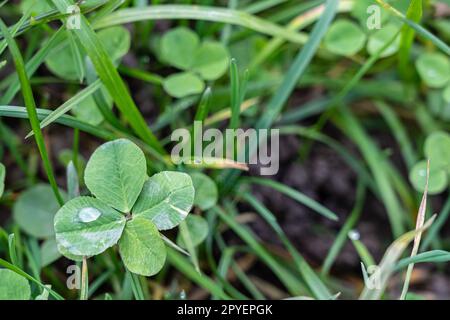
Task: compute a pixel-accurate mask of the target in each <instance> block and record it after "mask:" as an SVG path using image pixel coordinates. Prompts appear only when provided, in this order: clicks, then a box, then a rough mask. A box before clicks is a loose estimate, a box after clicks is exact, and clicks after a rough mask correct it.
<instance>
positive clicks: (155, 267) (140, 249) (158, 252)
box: [119, 217, 166, 276]
mask: <svg viewBox="0 0 450 320" xmlns="http://www.w3.org/2000/svg"><path fill="white" fill-rule="evenodd" d="M119 249H120V256H121V257H122V261H123V262H124V263H125V266H126V267H127V269H128V270H130V271H131V272H133V273H136V274H140V275H143V276H152V275H154V274H156V273H158V271H160V270H161V269H162V267H163V266H164V263H165V261H166V247H165V245H164V242H163V240H162V238H161V235H160V234H159V231H158V229H157V228H156V226H155V225H154V224H153V223H152V222H151V221H149V220H147V219H144V218H141V217H135V218H133V219H132V220H131V221H128V222H127V225H126V226H125V230H124V232H123V235H122V237H121V238H120V241H119Z"/></svg>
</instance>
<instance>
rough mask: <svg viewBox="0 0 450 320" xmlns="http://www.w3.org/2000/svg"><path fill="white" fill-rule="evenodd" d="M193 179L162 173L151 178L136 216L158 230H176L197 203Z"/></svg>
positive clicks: (178, 174) (137, 204)
mask: <svg viewBox="0 0 450 320" xmlns="http://www.w3.org/2000/svg"><path fill="white" fill-rule="evenodd" d="M194 194H195V191H194V186H193V184H192V179H191V177H190V176H189V175H188V174H186V173H182V172H174V171H163V172H160V173H157V174H155V175H153V176H152V177H150V178H149V179H148V180H147V181H146V182H145V184H144V187H143V189H142V192H141V194H140V195H139V198H138V200H137V201H136V204H135V206H134V207H133V215H134V216H140V217H143V218H147V219H149V220H151V221H153V223H154V224H156V226H157V228H158V229H159V230H167V229H172V228H174V227H176V226H177V225H178V224H179V223H180V222H181V221H183V220H184V219H185V218H186V217H187V215H188V213H189V211H190V210H191V208H192V205H193V203H194Z"/></svg>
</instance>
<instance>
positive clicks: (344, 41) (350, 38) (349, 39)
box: [324, 19, 366, 56]
mask: <svg viewBox="0 0 450 320" xmlns="http://www.w3.org/2000/svg"><path fill="white" fill-rule="evenodd" d="M365 42H366V35H365V33H364V32H363V30H361V28H360V27H359V26H358V25H357V24H356V23H354V22H352V21H350V20H347V19H340V20H337V21H336V22H334V23H333V24H332V25H331V26H330V29H329V30H328V33H327V35H326V36H325V39H324V44H325V47H326V48H327V49H328V50H329V51H331V52H332V53H335V54H339V55H343V56H352V55H354V54H356V53H357V52H358V51H360V50H361V49H362V48H363V47H364V43H365Z"/></svg>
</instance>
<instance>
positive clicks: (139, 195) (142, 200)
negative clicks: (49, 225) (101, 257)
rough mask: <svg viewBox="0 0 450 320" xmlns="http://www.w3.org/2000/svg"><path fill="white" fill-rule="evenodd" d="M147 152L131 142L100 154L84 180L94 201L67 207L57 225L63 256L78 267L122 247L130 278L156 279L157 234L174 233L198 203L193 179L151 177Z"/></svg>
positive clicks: (161, 258) (161, 252)
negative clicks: (134, 275)
mask: <svg viewBox="0 0 450 320" xmlns="http://www.w3.org/2000/svg"><path fill="white" fill-rule="evenodd" d="M146 172H147V165H146V160H145V156H144V154H143V152H142V151H141V150H140V149H139V147H138V146H136V145H135V144H134V143H132V142H131V141H129V140H126V139H118V140H114V141H111V142H107V143H105V144H103V145H102V146H100V147H99V148H97V150H96V151H95V152H94V153H93V154H92V156H91V158H90V159H89V161H88V163H87V166H86V170H85V175H84V179H85V182H86V186H87V187H88V189H89V191H91V193H92V195H93V196H95V198H94V197H86V196H83V197H77V198H74V199H72V200H70V201H68V202H67V203H66V204H65V205H64V206H63V207H62V208H61V209H60V210H59V211H58V212H57V213H56V216H55V220H54V226H55V233H56V242H57V247H58V250H59V252H60V253H61V254H63V255H64V256H66V257H68V258H69V259H72V260H76V261H79V260H80V259H82V257H83V256H93V255H97V254H100V253H102V252H103V251H105V250H106V249H108V248H109V247H112V246H114V245H115V244H116V243H118V244H119V250H120V255H121V257H122V260H123V262H124V264H125V266H126V267H127V269H128V270H130V271H131V272H134V273H137V274H141V275H145V276H150V275H154V274H156V273H157V272H158V271H159V270H160V269H161V268H162V267H163V266H164V262H165V259H166V248H165V245H164V242H163V240H162V237H161V235H160V234H159V231H158V230H166V229H171V228H173V227H176V226H177V225H178V224H179V223H180V222H181V221H183V220H184V219H185V218H186V217H187V215H188V213H189V211H190V210H191V208H192V206H193V202H194V193H195V191H194V187H193V184H192V179H191V177H190V176H189V175H187V174H185V173H181V172H171V171H163V172H160V173H157V174H155V175H153V176H152V177H150V178H148V177H147V174H146Z"/></svg>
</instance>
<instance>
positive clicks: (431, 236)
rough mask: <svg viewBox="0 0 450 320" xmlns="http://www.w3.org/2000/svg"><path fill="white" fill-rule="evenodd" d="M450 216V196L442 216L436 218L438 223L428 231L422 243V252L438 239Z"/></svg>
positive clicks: (441, 213)
mask: <svg viewBox="0 0 450 320" xmlns="http://www.w3.org/2000/svg"><path fill="white" fill-rule="evenodd" d="M449 215H450V196H449V197H447V201H446V202H445V205H444V207H443V208H442V210H441V212H440V214H439V215H438V217H437V218H436V222H435V223H433V225H432V226H431V227H430V230H428V232H427V234H426V236H425V239H424V240H423V242H422V246H421V250H426V249H428V248H429V247H430V245H431V242H432V241H433V240H435V239H436V238H437V237H438V233H439V231H440V230H441V228H442V227H443V225H444V224H445V222H446V221H447V219H448V216H449Z"/></svg>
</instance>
